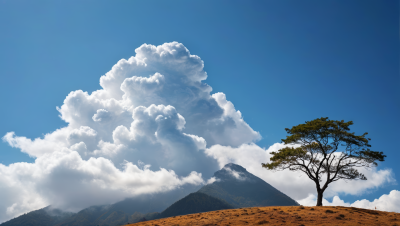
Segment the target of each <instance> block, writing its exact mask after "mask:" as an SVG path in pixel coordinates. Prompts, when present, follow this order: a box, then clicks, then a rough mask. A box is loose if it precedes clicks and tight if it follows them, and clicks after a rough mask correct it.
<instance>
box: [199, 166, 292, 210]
mask: <svg viewBox="0 0 400 226" xmlns="http://www.w3.org/2000/svg"><path fill="white" fill-rule="evenodd" d="M214 177H215V178H216V179H217V181H215V182H214V183H212V184H208V185H206V186H204V187H202V188H201V189H200V190H199V191H198V192H200V193H204V194H207V195H209V196H212V197H215V198H218V199H222V200H225V201H226V202H227V203H229V204H231V205H232V206H234V207H235V208H239V207H253V206H298V205H299V204H298V203H297V202H296V201H295V200H293V199H291V198H290V197H289V196H287V195H285V194H283V193H282V192H280V191H279V190H277V189H276V188H274V187H272V186H271V185H270V184H268V183H267V182H265V181H264V180H262V179H260V178H258V177H256V176H254V175H253V174H251V173H249V172H248V171H247V170H246V169H245V168H243V167H241V166H239V165H236V164H233V163H229V164H227V165H225V166H224V168H222V169H221V170H218V171H217V172H215V173H214Z"/></svg>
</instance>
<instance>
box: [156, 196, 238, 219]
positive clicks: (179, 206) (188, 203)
mask: <svg viewBox="0 0 400 226" xmlns="http://www.w3.org/2000/svg"><path fill="white" fill-rule="evenodd" d="M232 208H233V206H232V205H230V204H228V203H227V202H225V201H223V200H220V199H216V198H214V197H211V196H209V195H206V194H204V193H199V192H195V193H192V194H189V195H188V196H186V197H185V198H183V199H181V200H179V201H177V202H176V203H174V204H172V205H171V206H170V207H168V208H167V209H166V210H164V211H163V212H162V213H161V215H160V217H162V218H164V217H171V216H178V215H186V214H191V213H201V212H208V211H214V210H222V209H232Z"/></svg>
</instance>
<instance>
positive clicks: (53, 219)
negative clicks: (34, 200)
mask: <svg viewBox="0 0 400 226" xmlns="http://www.w3.org/2000/svg"><path fill="white" fill-rule="evenodd" d="M72 215H74V213H69V212H63V211H61V210H58V209H52V208H51V207H50V206H48V207H45V208H43V209H39V210H35V211H32V212H29V213H27V214H23V215H21V216H19V217H17V218H14V219H11V220H9V221H7V222H5V223H2V224H1V226H20V225H27V226H53V225H57V224H59V223H60V222H62V221H64V220H66V219H68V218H70V217H71V216H72Z"/></svg>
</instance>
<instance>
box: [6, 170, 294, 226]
mask: <svg viewBox="0 0 400 226" xmlns="http://www.w3.org/2000/svg"><path fill="white" fill-rule="evenodd" d="M214 177H215V178H216V181H215V182H213V183H211V184H208V185H205V186H204V187H202V188H201V189H200V190H198V189H199V187H190V188H185V189H178V190H175V191H172V192H168V193H163V194H156V195H146V196H141V197H136V198H129V199H125V200H123V201H121V202H117V203H115V204H113V205H103V206H92V207H89V208H86V209H83V210H81V211H79V212H78V213H69V212H63V211H61V210H57V209H52V208H51V207H46V208H43V209H40V210H36V211H32V212H30V213H27V214H24V215H21V216H19V217H17V218H14V219H12V220H10V221H7V222H5V223H3V224H0V226H22V225H24V226H97V225H100V226H118V225H124V224H127V223H136V222H139V221H146V220H152V219H158V218H165V217H171V216H177V215H186V214H191V213H200V212H208V211H214V210H221V209H232V208H239V207H253V206H298V205H299V204H298V203H297V202H296V201H294V200H293V199H291V198H290V197H288V196H287V195H285V194H283V193H282V192H280V191H278V190H277V189H275V188H274V187H272V186H271V185H269V184H268V183H267V182H265V181H263V180H262V179H260V178H258V177H256V176H254V175H253V174H251V173H249V172H247V170H246V169H245V168H243V167H241V166H239V165H236V164H233V163H230V164H227V165H225V166H224V168H222V169H221V170H218V171H217V172H215V173H214ZM194 189H196V190H198V191H197V192H194V191H196V190H194ZM190 192H194V193H190ZM189 193H190V194H189ZM187 194H189V195H187ZM176 200H178V201H176ZM163 210H164V211H163ZM161 211H162V212H161ZM160 212H161V213H160Z"/></svg>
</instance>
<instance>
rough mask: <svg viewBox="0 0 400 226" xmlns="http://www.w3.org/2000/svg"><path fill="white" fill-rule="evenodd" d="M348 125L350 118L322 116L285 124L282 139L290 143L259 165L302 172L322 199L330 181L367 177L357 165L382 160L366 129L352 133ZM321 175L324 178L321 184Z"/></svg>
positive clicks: (382, 156)
mask: <svg viewBox="0 0 400 226" xmlns="http://www.w3.org/2000/svg"><path fill="white" fill-rule="evenodd" d="M351 125H353V122H352V121H349V122H344V121H343V120H341V121H335V120H329V119H328V117H326V118H323V117H322V118H317V119H315V120H312V121H306V123H305V124H300V125H297V126H293V127H292V128H291V129H288V128H286V129H285V130H286V132H287V133H288V134H289V135H288V136H286V139H282V141H283V142H284V143H285V144H288V145H292V146H293V147H285V148H282V149H280V150H278V151H277V152H272V153H271V154H272V157H271V159H270V160H271V162H270V163H262V167H265V168H267V169H269V170H284V169H289V170H293V171H302V172H304V173H305V174H306V175H307V176H308V177H309V178H310V179H311V180H313V181H314V182H315V183H316V185H317V191H318V194H319V197H318V198H319V199H320V198H321V203H322V193H323V192H324V191H325V189H326V188H327V187H328V185H329V184H330V183H332V182H334V181H337V180H340V179H344V180H356V179H360V180H366V179H367V178H366V177H365V175H364V174H362V173H360V172H358V170H357V169H356V168H358V167H367V168H368V167H372V166H377V165H378V164H377V161H384V159H385V157H386V155H384V154H383V153H382V152H377V151H372V150H370V149H369V148H370V147H371V145H370V144H369V141H370V140H371V139H370V138H366V135H368V133H364V134H362V135H355V133H354V132H353V133H351V132H350V128H349V126H351ZM324 175H326V181H325V183H324V184H323V185H322V184H321V182H322V180H323V176H324ZM321 203H319V204H321ZM321 205H322V204H321Z"/></svg>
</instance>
